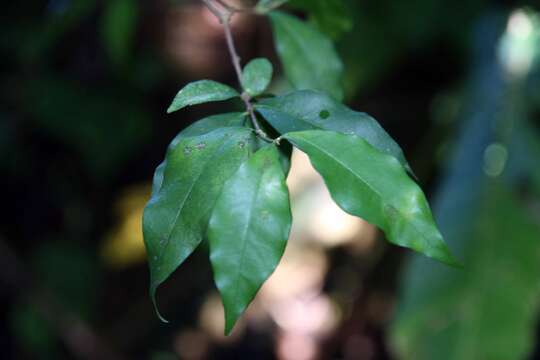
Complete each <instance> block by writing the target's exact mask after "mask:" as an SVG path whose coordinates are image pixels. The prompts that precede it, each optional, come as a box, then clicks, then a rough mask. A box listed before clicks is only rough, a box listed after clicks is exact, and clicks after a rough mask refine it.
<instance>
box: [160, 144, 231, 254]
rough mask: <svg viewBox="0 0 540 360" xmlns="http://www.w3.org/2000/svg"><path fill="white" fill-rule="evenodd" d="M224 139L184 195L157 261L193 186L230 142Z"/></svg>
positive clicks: (168, 241)
mask: <svg viewBox="0 0 540 360" xmlns="http://www.w3.org/2000/svg"><path fill="white" fill-rule="evenodd" d="M223 139H224V141H223V142H222V143H221V144H220V145H219V147H218V148H217V149H216V151H214V153H213V154H212V156H210V157H209V158H208V160H206V161H205V162H204V165H203V166H202V167H201V170H200V172H199V173H198V174H197V177H196V178H195V180H194V181H193V182H192V183H191V185H190V187H189V190H188V192H187V193H186V195H185V196H184V199H183V200H182V202H181V204H180V206H179V207H178V211H177V212H176V215H175V217H174V220H173V223H172V225H171V228H170V229H169V231H168V234H167V240H166V241H165V244H164V245H163V247H162V248H161V251H160V253H159V255H158V259H157V261H161V258H162V257H163V253H164V252H165V249H166V248H167V247H168V246H169V243H170V241H171V236H172V233H173V231H174V228H175V227H176V224H177V223H178V219H179V218H180V214H181V213H182V211H183V209H184V206H185V204H186V202H187V200H188V198H190V197H191V195H192V194H193V188H194V187H195V185H196V184H197V183H198V181H199V179H200V177H201V176H202V174H203V173H204V172H205V170H206V168H207V167H208V164H209V163H210V162H211V161H212V160H213V159H214V158H215V157H216V156H217V154H218V153H219V152H220V150H221V149H223V147H224V146H225V144H227V143H228V140H230V139H227V138H225V137H223ZM160 190H161V189H160Z"/></svg>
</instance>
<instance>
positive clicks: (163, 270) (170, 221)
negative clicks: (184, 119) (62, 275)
mask: <svg viewBox="0 0 540 360" xmlns="http://www.w3.org/2000/svg"><path fill="white" fill-rule="evenodd" d="M253 141H254V139H253V135H252V131H251V130H250V129H247V128H240V127H229V128H222V129H217V130H214V131H212V132H210V133H207V134H203V135H200V136H193V137H188V138H184V139H181V140H180V141H178V142H177V143H176V144H174V145H173V146H171V147H170V148H169V149H168V151H167V157H166V165H165V168H164V170H163V182H162V184H161V187H160V189H159V191H157V193H155V194H154V196H152V198H151V199H150V201H149V202H148V204H147V205H146V208H145V209H144V214H143V234H144V242H145V245H146V251H147V253H148V261H149V265H150V295H151V297H152V301H153V302H154V305H155V294H156V289H157V287H158V286H159V285H160V284H161V283H162V282H164V281H165V280H166V279H167V278H168V277H169V275H170V274H171V273H172V272H173V271H174V270H175V269H176V268H177V267H178V266H179V265H180V264H181V263H182V262H183V261H184V260H185V259H186V258H187V257H188V256H189V255H190V254H191V253H192V252H193V251H194V250H195V248H196V247H197V246H198V245H199V243H200V242H201V241H202V239H203V237H204V235H205V233H206V230H207V226H208V220H209V219H210V215H211V212H212V209H213V207H214V204H215V201H216V200H217V198H218V196H219V194H220V193H221V189H222V187H223V184H224V183H225V181H227V179H228V178H229V177H230V176H231V175H233V174H234V173H235V172H236V170H237V169H238V167H239V166H240V164H242V162H244V161H245V160H246V159H247V158H248V156H249V154H250V152H251V149H252V145H251V143H252V142H253ZM156 310H157V308H156Z"/></svg>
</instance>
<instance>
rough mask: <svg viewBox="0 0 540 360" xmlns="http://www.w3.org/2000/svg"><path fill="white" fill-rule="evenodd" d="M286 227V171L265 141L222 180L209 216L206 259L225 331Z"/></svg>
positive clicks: (269, 267) (273, 258) (273, 256)
mask: <svg viewBox="0 0 540 360" xmlns="http://www.w3.org/2000/svg"><path fill="white" fill-rule="evenodd" d="M290 227H291V212H290V206H289V195H288V190H287V186H286V184H285V175H284V173H283V170H282V168H281V164H280V161H279V153H278V150H277V148H276V147H275V145H268V146H266V147H264V148H262V149H260V150H259V151H257V152H256V153H255V155H253V156H252V157H251V158H250V159H249V160H248V161H246V162H245V163H244V164H242V166H241V167H240V168H239V169H238V171H237V173H236V174H235V175H234V176H233V177H232V178H231V179H230V180H229V181H228V182H227V184H226V185H225V187H224V188H223V192H222V194H221V195H220V197H219V199H218V201H217V203H216V207H215V209H214V211H213V213H212V217H211V220H210V225H209V231H208V237H209V240H210V260H211V262H212V267H213V269H214V278H215V281H216V285H217V287H218V288H219V290H220V293H221V296H222V300H223V304H224V307H225V319H226V327H225V333H226V334H228V333H229V332H230V331H231V330H232V328H233V326H234V324H235V323H236V321H237V319H238V317H239V316H240V315H241V314H242V312H243V311H244V310H245V309H246V308H247V306H248V305H249V303H250V302H251V301H252V299H253V298H254V296H255V294H256V293H257V291H258V289H259V288H260V286H261V285H262V283H263V282H264V281H266V279H267V278H268V277H269V276H270V274H271V273H272V272H273V271H274V269H275V268H276V266H277V264H278V263H279V260H280V259H281V256H282V254H283V251H284V249H285V245H286V242H287V238H288V235H289V231H290ZM238 229H243V231H242V232H241V233H240V234H238Z"/></svg>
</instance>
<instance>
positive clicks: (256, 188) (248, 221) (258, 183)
mask: <svg viewBox="0 0 540 360" xmlns="http://www.w3.org/2000/svg"><path fill="white" fill-rule="evenodd" d="M262 178H263V173H259V178H258V179H257V185H256V187H255V190H254V191H253V196H252V197H251V206H250V207H249V214H248V220H247V222H246V226H245V228H244V235H243V236H242V238H243V239H244V241H243V244H242V251H241V252H240V264H239V266H238V271H237V272H236V276H235V277H234V278H235V279H239V278H240V274H241V273H242V266H243V264H244V259H245V252H246V248H247V244H248V243H249V242H250V241H248V239H246V237H247V233H248V230H249V228H250V227H251V220H252V218H253V208H254V206H255V200H256V199H257V198H258V194H259V189H260V187H261V181H262ZM239 292H240V288H239V286H236V287H235V292H234V296H233V299H234V303H236V304H237V303H238V294H239Z"/></svg>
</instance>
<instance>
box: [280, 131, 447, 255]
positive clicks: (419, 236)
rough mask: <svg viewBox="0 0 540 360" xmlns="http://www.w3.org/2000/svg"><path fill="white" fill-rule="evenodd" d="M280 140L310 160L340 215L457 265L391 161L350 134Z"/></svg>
mask: <svg viewBox="0 0 540 360" xmlns="http://www.w3.org/2000/svg"><path fill="white" fill-rule="evenodd" d="M284 138H285V139H287V140H289V141H290V142H291V143H292V144H293V145H294V146H295V147H297V148H299V149H300V150H302V151H303V152H305V153H306V154H307V155H308V156H309V158H310V160H311V163H312V164H313V167H314V168H315V169H316V170H317V171H318V172H319V173H320V174H321V175H322V177H323V178H324V181H325V183H326V185H327V187H328V189H329V191H330V194H331V195H332V198H333V199H334V201H335V202H336V203H337V204H338V205H339V206H340V207H341V208H342V209H343V210H344V211H346V212H348V213H349V214H352V215H356V216H359V217H361V218H363V219H364V220H366V221H368V222H370V223H372V224H375V225H377V226H378V227H380V228H381V229H382V230H383V231H384V232H385V234H386V236H387V238H388V240H390V241H391V242H392V243H394V244H397V245H400V246H404V247H408V248H411V249H414V250H416V251H418V252H421V253H424V254H425V255H427V256H429V257H432V258H434V259H437V260H440V261H442V262H444V263H448V264H452V265H456V261H455V260H454V258H453V257H452V255H451V254H450V252H449V250H448V248H447V246H446V244H445V243H444V240H443V238H442V236H441V234H440V233H439V230H437V226H436V225H435V222H434V220H433V217H432V215H431V211H430V209H429V205H428V203H427V200H426V198H425V196H424V194H423V193H422V190H420V188H419V187H418V185H416V183H415V182H414V181H412V180H411V179H410V178H409V177H408V176H407V174H406V173H405V171H404V170H403V167H402V166H401V165H400V164H399V162H398V161H397V160H396V159H395V158H394V157H392V156H389V155H386V154H384V153H382V152H380V151H378V150H377V149H375V148H374V147H372V146H371V145H369V144H368V143H367V142H366V141H364V140H363V139H361V138H359V137H357V136H355V135H345V134H340V133H336V132H331V131H321V130H309V131H302V132H293V133H289V134H286V135H285V136H284Z"/></svg>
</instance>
